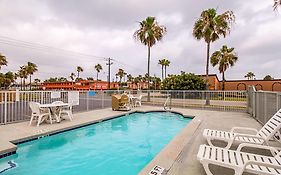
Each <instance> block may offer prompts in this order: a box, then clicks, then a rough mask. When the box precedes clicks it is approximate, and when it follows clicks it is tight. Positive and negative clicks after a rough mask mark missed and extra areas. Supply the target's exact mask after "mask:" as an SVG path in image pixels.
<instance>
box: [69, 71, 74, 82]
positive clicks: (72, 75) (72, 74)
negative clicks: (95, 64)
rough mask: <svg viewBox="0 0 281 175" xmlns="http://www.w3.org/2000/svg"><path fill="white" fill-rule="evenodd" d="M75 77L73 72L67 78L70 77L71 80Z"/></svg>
mask: <svg viewBox="0 0 281 175" xmlns="http://www.w3.org/2000/svg"><path fill="white" fill-rule="evenodd" d="M75 77H76V75H75V73H73V72H72V73H71V74H70V76H69V78H70V79H71V81H72V82H73V81H74V80H75Z"/></svg>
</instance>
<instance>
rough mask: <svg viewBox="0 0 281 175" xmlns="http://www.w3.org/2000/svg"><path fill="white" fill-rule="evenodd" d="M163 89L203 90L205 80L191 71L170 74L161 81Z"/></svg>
mask: <svg viewBox="0 0 281 175" xmlns="http://www.w3.org/2000/svg"><path fill="white" fill-rule="evenodd" d="M162 89H164V90H205V89H206V83H205V81H204V80H203V79H202V78H201V77H199V76H197V75H195V74H192V73H185V72H182V73H181V74H180V75H170V76H168V77H167V78H165V79H164V81H163V82H162Z"/></svg>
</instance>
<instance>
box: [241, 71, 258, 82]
mask: <svg viewBox="0 0 281 175" xmlns="http://www.w3.org/2000/svg"><path fill="white" fill-rule="evenodd" d="M255 76H256V75H255V74H254V73H253V72H248V73H247V74H246V75H245V76H244V77H245V78H247V79H248V80H252V79H253V78H254V77H255Z"/></svg>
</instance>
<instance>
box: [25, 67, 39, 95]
mask: <svg viewBox="0 0 281 175" xmlns="http://www.w3.org/2000/svg"><path fill="white" fill-rule="evenodd" d="M26 71H27V74H28V75H29V90H31V76H32V75H33V74H34V73H35V72H37V71H38V68H37V65H36V64H34V63H32V62H27V65H26Z"/></svg>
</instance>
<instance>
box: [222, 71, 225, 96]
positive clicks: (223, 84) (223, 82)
mask: <svg viewBox="0 0 281 175" xmlns="http://www.w3.org/2000/svg"><path fill="white" fill-rule="evenodd" d="M224 89H225V77H224V70H223V72H222V90H223V91H224Z"/></svg>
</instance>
